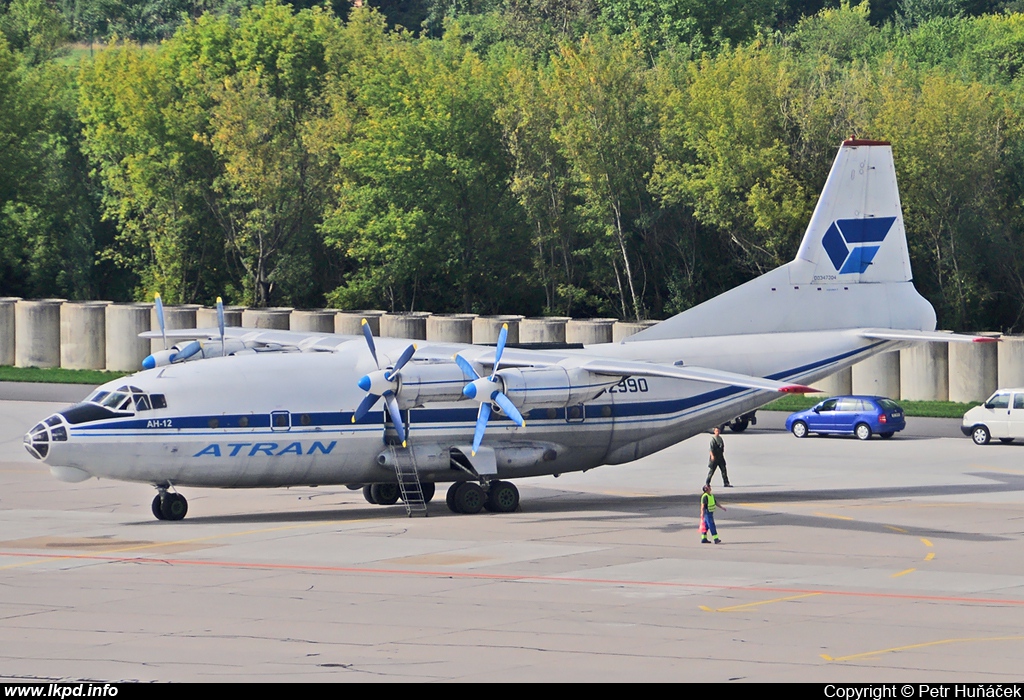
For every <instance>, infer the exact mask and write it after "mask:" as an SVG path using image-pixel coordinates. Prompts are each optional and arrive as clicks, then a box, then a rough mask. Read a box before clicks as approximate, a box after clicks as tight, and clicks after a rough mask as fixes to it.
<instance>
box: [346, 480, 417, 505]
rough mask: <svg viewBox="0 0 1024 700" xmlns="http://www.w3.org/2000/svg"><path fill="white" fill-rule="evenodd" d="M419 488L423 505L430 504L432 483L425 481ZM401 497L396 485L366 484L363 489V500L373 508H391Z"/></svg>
mask: <svg viewBox="0 0 1024 700" xmlns="http://www.w3.org/2000/svg"><path fill="white" fill-rule="evenodd" d="M421 488H422V489H423V501H424V503H430V500H431V499H432V498H433V497H434V484H433V482H430V481H425V482H423V483H422V484H421ZM401 497H402V493H401V491H399V489H398V484H367V485H366V486H364V487H363V498H365V499H366V502H367V503H372V504H373V505H375V506H393V505H395V504H396V503H398V499H400V498H401Z"/></svg>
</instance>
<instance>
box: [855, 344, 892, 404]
mask: <svg viewBox="0 0 1024 700" xmlns="http://www.w3.org/2000/svg"><path fill="white" fill-rule="evenodd" d="M853 393H854V394H858V395H861V396H886V397H888V398H890V399H896V400H897V401H898V400H899V398H900V354H899V352H898V351H895V350H894V351H891V352H883V353H881V354H880V355H875V356H874V357H869V358H868V359H866V360H864V361H863V362H858V363H857V364H855V365H854V366H853Z"/></svg>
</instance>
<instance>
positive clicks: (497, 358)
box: [491, 323, 508, 382]
mask: <svg viewBox="0 0 1024 700" xmlns="http://www.w3.org/2000/svg"><path fill="white" fill-rule="evenodd" d="M506 340H508V324H507V323H503V324H501V332H500V333H498V349H497V350H495V351H494V367H493V368H492V369H491V381H492V382H493V381H494V375H496V374H497V373H498V363H499V362H501V354H502V353H503V352H505V341H506Z"/></svg>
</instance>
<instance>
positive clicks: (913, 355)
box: [900, 343, 949, 401]
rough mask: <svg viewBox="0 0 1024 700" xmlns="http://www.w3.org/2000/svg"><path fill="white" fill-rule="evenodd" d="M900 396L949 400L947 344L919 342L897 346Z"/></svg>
mask: <svg viewBox="0 0 1024 700" xmlns="http://www.w3.org/2000/svg"><path fill="white" fill-rule="evenodd" d="M900 398H902V399H903V400H904V401H948V400H949V345H948V344H947V343H921V344H920V345H916V346H914V347H912V348H906V349H904V350H900Z"/></svg>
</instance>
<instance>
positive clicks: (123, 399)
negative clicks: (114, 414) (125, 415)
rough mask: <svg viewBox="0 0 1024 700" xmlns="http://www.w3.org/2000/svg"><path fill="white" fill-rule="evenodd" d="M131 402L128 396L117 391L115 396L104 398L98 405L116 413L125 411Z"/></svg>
mask: <svg viewBox="0 0 1024 700" xmlns="http://www.w3.org/2000/svg"><path fill="white" fill-rule="evenodd" d="M131 400H132V399H131V397H130V396H129V395H128V394H122V393H121V392H120V391H115V392H114V393H113V394H110V395H109V396H105V397H103V400H102V401H99V402H98V403H99V404H100V406H105V407H107V408H110V409H113V410H115V411H124V410H125V409H127V408H128V405H129V404H130V403H131Z"/></svg>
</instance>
